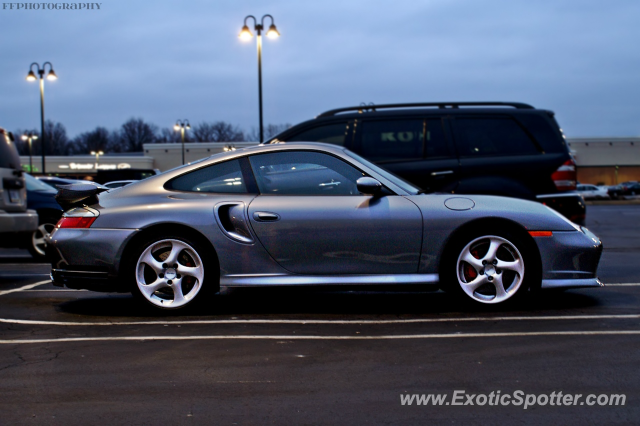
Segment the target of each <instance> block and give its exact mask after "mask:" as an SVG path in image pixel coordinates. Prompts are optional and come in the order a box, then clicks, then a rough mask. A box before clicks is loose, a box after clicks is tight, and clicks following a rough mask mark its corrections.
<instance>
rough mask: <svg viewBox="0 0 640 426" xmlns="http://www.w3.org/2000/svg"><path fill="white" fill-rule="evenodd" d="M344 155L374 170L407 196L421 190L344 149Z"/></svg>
mask: <svg viewBox="0 0 640 426" xmlns="http://www.w3.org/2000/svg"><path fill="white" fill-rule="evenodd" d="M344 153H345V154H347V155H348V156H349V157H352V158H354V159H356V160H358V161H359V162H361V163H362V164H364V165H365V166H367V167H369V168H370V169H373V170H375V171H376V173H378V174H380V175H382V176H383V177H384V178H385V179H388V180H390V181H391V182H393V183H394V184H395V185H397V186H399V187H400V188H402V189H403V190H405V191H406V192H408V193H409V194H412V195H416V194H419V193H420V191H421V189H420V188H418V187H417V186H414V185H413V184H411V183H409V182H407V181H406V180H404V179H402V178H400V177H398V176H396V175H394V174H393V173H389V172H388V171H386V170H384V169H381V168H380V167H379V166H376V165H375V164H373V163H372V162H371V161H369V160H367V159H364V158H362V157H361V156H359V155H358V154H356V153H354V152H351V151H349V150H348V149H345V150H344Z"/></svg>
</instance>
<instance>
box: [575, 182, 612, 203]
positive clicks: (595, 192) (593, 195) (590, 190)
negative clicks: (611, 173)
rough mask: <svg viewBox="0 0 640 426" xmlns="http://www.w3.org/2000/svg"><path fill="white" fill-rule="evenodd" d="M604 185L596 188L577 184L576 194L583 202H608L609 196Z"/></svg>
mask: <svg viewBox="0 0 640 426" xmlns="http://www.w3.org/2000/svg"><path fill="white" fill-rule="evenodd" d="M607 189H608V187H607V186H606V185H603V186H596V185H591V184H584V183H582V184H578V186H577V187H576V192H577V193H579V194H581V195H582V196H583V197H584V199H585V200H594V199H595V200H608V199H609V198H610V197H609V194H608V192H607Z"/></svg>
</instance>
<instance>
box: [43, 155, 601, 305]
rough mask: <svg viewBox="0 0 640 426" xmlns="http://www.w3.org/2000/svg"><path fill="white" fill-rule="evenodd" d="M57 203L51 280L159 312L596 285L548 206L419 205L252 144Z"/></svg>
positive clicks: (359, 177)
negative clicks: (414, 290) (259, 299)
mask: <svg viewBox="0 0 640 426" xmlns="http://www.w3.org/2000/svg"><path fill="white" fill-rule="evenodd" d="M100 191H103V192H100ZM57 197H58V201H59V202H60V204H62V205H63V207H65V208H67V209H68V210H67V211H66V213H65V214H64V216H63V218H62V219H61V220H60V222H58V224H57V225H56V229H55V230H54V231H53V232H52V233H51V235H50V237H49V240H48V254H49V256H50V258H51V261H52V272H51V277H52V279H53V282H54V283H55V284H57V285H62V286H67V287H69V288H74V289H89V290H95V291H118V292H121V291H131V292H132V293H133V294H134V295H135V296H137V297H139V298H140V299H141V300H143V301H146V302H148V303H150V304H151V305H153V306H155V307H158V308H160V309H179V308H185V307H189V306H192V305H194V304H196V303H198V304H199V303H207V300H209V301H210V300H211V298H210V296H211V295H212V294H214V293H216V292H218V291H219V289H220V287H221V286H225V287H239V286H301V285H302V286H303V285H359V284H366V285H375V284H384V285H387V286H388V285H394V284H414V285H421V286H424V288H425V289H426V288H427V287H428V286H431V288H434V287H435V288H437V287H438V286H439V287H440V288H441V289H443V290H446V291H449V292H451V293H453V294H457V295H458V296H459V297H461V298H466V299H467V300H472V301H475V302H478V303H483V304H499V303H503V302H507V301H510V300H513V299H515V298H519V297H520V296H524V295H526V294H527V293H528V292H530V291H532V290H538V289H545V288H571V287H597V286H601V285H602V284H601V282H600V281H599V280H598V278H597V277H596V269H597V266H598V261H599V259H600V255H601V253H602V243H601V242H600V240H599V239H598V238H597V237H596V236H595V235H594V234H592V233H591V232H589V231H588V230H587V229H586V228H584V227H579V226H578V225H576V224H574V223H572V222H570V221H568V220H567V219H565V218H564V217H562V216H561V215H560V214H557V213H556V212H554V211H553V210H551V209H550V208H548V207H546V206H544V205H542V204H539V203H535V202H529V201H525V200H520V199H511V198H503V197H493V196H477V195H474V196H462V195H455V194H423V193H421V191H420V189H419V188H416V187H414V186H412V185H411V184H409V183H407V182H404V181H403V180H401V179H400V178H398V177H396V176H394V175H392V174H390V173H388V172H386V171H384V170H382V169H380V168H379V167H377V166H375V165H373V164H372V163H370V162H369V161H367V160H365V159H363V158H361V157H359V156H358V155H356V154H354V153H352V152H350V151H348V150H347V149H344V148H341V147H339V146H335V145H327V144H321V143H287V144H275V145H266V146H255V147H252V148H245V149H240V150H235V151H230V152H225V153H221V154H217V155H213V156H211V157H209V158H206V159H202V160H199V161H197V162H194V163H191V164H187V165H185V166H181V167H178V168H176V169H173V170H169V171H167V172H165V173H163V174H160V175H157V176H154V177H151V178H148V179H146V180H143V181H140V182H137V183H132V184H130V185H128V186H125V187H122V188H118V189H112V190H107V188H96V187H95V186H90V187H87V186H85V185H69V186H67V187H63V188H62V189H61V190H60V192H59V193H58V195H57Z"/></svg>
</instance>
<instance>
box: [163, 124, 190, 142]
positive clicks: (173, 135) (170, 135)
mask: <svg viewBox="0 0 640 426" xmlns="http://www.w3.org/2000/svg"><path fill="white" fill-rule="evenodd" d="M181 140H182V139H180V132H176V131H175V130H174V129H173V127H172V128H169V127H163V128H162V129H160V132H158V134H157V135H156V143H176V142H180V141H181ZM184 140H185V142H189V141H191V138H190V137H189V132H185V134H184Z"/></svg>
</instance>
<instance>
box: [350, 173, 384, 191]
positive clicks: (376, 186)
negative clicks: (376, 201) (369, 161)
mask: <svg viewBox="0 0 640 426" xmlns="http://www.w3.org/2000/svg"><path fill="white" fill-rule="evenodd" d="M356 185H357V187H358V191H360V192H362V193H363V194H366V195H376V194H379V193H380V191H382V184H381V183H380V182H378V181H377V180H376V179H374V178H372V177H368V176H365V177H361V178H360V179H358V180H357V181H356Z"/></svg>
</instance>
